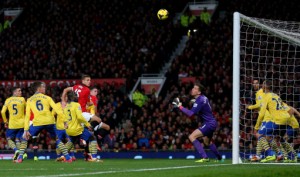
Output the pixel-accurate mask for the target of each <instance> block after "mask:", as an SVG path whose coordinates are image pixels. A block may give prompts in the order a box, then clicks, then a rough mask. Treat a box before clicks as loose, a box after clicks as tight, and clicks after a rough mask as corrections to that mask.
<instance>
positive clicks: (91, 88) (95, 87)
mask: <svg viewBox="0 0 300 177" xmlns="http://www.w3.org/2000/svg"><path fill="white" fill-rule="evenodd" d="M93 89H97V90H99V89H98V87H97V86H95V85H94V86H92V87H90V90H93Z"/></svg>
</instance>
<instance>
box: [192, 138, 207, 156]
mask: <svg viewBox="0 0 300 177" xmlns="http://www.w3.org/2000/svg"><path fill="white" fill-rule="evenodd" d="M193 145H194V147H195V149H196V150H197V151H198V153H199V154H200V156H201V157H202V158H204V159H206V158H207V154H206V153H205V151H204V149H203V146H202V145H201V144H200V142H199V141H198V140H194V141H193Z"/></svg>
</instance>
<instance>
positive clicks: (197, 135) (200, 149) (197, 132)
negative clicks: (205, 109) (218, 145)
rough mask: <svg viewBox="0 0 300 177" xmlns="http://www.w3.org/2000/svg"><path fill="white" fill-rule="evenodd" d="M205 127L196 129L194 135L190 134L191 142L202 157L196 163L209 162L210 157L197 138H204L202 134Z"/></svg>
mask: <svg viewBox="0 0 300 177" xmlns="http://www.w3.org/2000/svg"><path fill="white" fill-rule="evenodd" d="M203 127H205V125H204V126H202V127H200V128H198V129H196V130H194V131H193V133H192V134H190V136H189V140H190V141H191V142H192V143H193V145H194V147H195V149H196V150H197V152H198V153H199V154H200V156H201V157H202V159H200V160H197V161H196V162H209V159H208V156H207V154H206V153H205V151H204V148H203V146H202V145H201V143H200V142H199V141H198V140H197V138H202V137H203V133H202V131H201V130H202V129H203Z"/></svg>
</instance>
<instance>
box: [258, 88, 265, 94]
mask: <svg viewBox="0 0 300 177" xmlns="http://www.w3.org/2000/svg"><path fill="white" fill-rule="evenodd" d="M264 94H265V93H264V91H263V89H259V90H258V91H257V92H256V95H264Z"/></svg>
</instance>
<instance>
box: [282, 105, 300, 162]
mask: <svg viewBox="0 0 300 177" xmlns="http://www.w3.org/2000/svg"><path fill="white" fill-rule="evenodd" d="M283 108H284V109H285V110H286V111H288V113H289V114H290V116H291V119H290V120H289V122H288V124H287V127H286V128H287V130H286V131H287V132H286V135H287V140H286V141H285V142H283V143H282V147H283V150H282V151H283V152H284V157H285V158H284V162H297V153H296V151H295V150H294V147H293V140H294V138H295V137H296V136H297V134H298V129H299V122H298V120H297V119H296V117H295V114H296V115H297V116H298V117H300V113H299V112H298V111H297V110H296V109H295V108H293V107H291V106H288V105H287V104H286V103H284V102H283Z"/></svg>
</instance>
